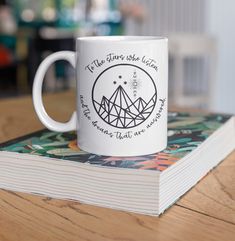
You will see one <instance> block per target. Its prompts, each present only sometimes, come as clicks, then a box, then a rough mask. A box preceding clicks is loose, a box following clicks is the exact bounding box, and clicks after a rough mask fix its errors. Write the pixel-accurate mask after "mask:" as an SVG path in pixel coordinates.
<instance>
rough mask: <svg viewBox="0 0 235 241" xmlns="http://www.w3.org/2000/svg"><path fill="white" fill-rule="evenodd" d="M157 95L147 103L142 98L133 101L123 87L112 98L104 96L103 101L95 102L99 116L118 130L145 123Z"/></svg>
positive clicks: (119, 87)
mask: <svg viewBox="0 0 235 241" xmlns="http://www.w3.org/2000/svg"><path fill="white" fill-rule="evenodd" d="M156 98H157V96H156V93H155V94H154V95H153V96H152V97H151V98H150V99H149V100H148V101H147V102H146V101H145V100H143V99H142V98H141V97H139V98H138V99H137V100H135V101H132V100H131V98H130V97H129V95H128V94H127V93H126V91H125V90H124V89H123V88H122V86H121V85H119V86H118V87H117V89H116V90H115V91H114V92H113V94H112V95H111V97H110V98H107V97H106V96H103V97H102V98H101V101H100V102H98V101H97V100H94V106H95V109H96V111H97V113H98V114H99V116H100V117H101V118H102V119H103V120H104V121H105V122H107V123H108V124H110V125H112V126H115V127H118V128H131V127H135V126H137V125H139V124H141V123H142V122H144V121H145V120H146V119H147V118H148V116H149V115H150V114H151V112H152V111H153V108H154V106H155V103H156Z"/></svg>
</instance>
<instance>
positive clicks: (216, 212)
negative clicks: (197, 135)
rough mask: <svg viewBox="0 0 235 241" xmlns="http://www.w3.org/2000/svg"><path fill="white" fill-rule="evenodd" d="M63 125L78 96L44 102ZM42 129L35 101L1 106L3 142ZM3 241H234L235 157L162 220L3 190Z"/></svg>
mask: <svg viewBox="0 0 235 241" xmlns="http://www.w3.org/2000/svg"><path fill="white" fill-rule="evenodd" d="M44 101H45V105H46V106H47V111H48V113H49V114H50V115H52V116H53V117H54V118H56V119H57V120H60V121H66V120H68V119H69V117H70V114H71V112H72V111H73V110H74V109H75V102H76V100H75V95H74V92H66V93H57V94H50V95H47V96H45V98H44ZM41 128H43V126H42V125H41V123H40V122H39V121H38V119H37V117H36V115H35V113H34V110H33V106H32V101H31V97H30V96H29V97H23V98H17V99H8V100H1V101H0V142H4V141H7V140H9V139H12V138H15V137H17V136H21V135H25V134H27V133H30V132H32V131H36V130H39V129H41ZM0 240H1V241H24V240H29V241H31V240H32V241H34V240H43V241H44V240H47V241H52V240H56V241H57V240H58V241H60V240H61V241H62V240H63V241H65V240H66V241H67V240H68V241H70V240H71V241H72V240H76V241H79V240H87V241H88V240H96V241H99V240H102V241H103V240H104V241H106V240H113V241H114V240H116V241H117V240H120V241H122V240H123V241H132V240H140V241H142V240H144V241H145V240H146V241H148V240H161V241H164V240H167V241H168V240H169V241H170V240H175V241H177V240H180V241H182V240H185V241H188V240H190V241H194V240H195V241H196V240H207V241H210V240H220V241H222V240H225V241H233V240H235V152H233V153H232V154H230V155H229V157H227V158H226V160H224V161H223V162H222V163H221V164H220V165H219V166H218V167H217V168H215V169H214V170H213V171H212V172H210V173H209V174H208V175H207V176H205V177H204V178H203V179H202V180H201V181H200V182H199V183H198V184H197V185H196V186H195V187H194V188H192V189H191V190H190V191H189V192H188V193H186V194H185V195H184V196H183V197H182V198H181V199H180V200H179V201H178V203H176V204H175V205H173V206H172V207H171V208H169V209H168V210H167V211H166V212H165V213H164V214H163V215H161V216H160V217H150V216H145V215H139V214H133V213H127V212H122V211H115V210H112V209H107V208H101V207H95V206H91V205H86V204H81V203H79V202H72V201H64V200H56V199H51V198H48V197H43V196H36V195H30V194H23V193H18V192H11V191H7V190H0Z"/></svg>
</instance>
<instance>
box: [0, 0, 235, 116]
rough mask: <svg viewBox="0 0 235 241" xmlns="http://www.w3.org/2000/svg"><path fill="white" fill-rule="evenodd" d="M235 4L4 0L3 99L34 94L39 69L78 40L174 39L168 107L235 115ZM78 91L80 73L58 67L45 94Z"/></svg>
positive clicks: (0, 25)
mask: <svg viewBox="0 0 235 241" xmlns="http://www.w3.org/2000/svg"><path fill="white" fill-rule="evenodd" d="M234 9H235V1H233V0H224V1H221V0H40V1H39V0H0V99H1V98H9V97H15V98H18V97H20V96H23V95H26V94H31V88H32V82H33V78H34V75H35V72H36V70H37V67H38V65H39V63H40V62H41V61H42V59H43V58H45V57H46V56H47V55H49V54H50V53H52V52H55V51H59V50H74V48H75V45H74V38H75V37H78V36H91V35H92V36H94V35H164V36H167V37H168V38H169V104H170V105H172V106H182V107H196V108H202V109H206V110H211V111H219V112H229V113H235V98H234V95H235V94H234V90H235V79H234V76H235V66H234V59H235V47H234V43H235V29H234V28H235V27H234V24H233V23H235V11H234ZM74 87H75V80H74V72H73V69H72V68H71V67H70V66H69V65H68V64H67V63H64V62H62V61H59V62H57V63H56V64H55V65H53V66H51V68H50V69H49V71H48V73H47V75H46V81H45V86H44V92H56V91H64V90H67V89H70V88H74Z"/></svg>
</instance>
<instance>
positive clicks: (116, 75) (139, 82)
mask: <svg viewBox="0 0 235 241" xmlns="http://www.w3.org/2000/svg"><path fill="white" fill-rule="evenodd" d="M92 102H93V106H94V108H95V110H96V112H97V114H98V115H99V117H100V118H101V119H102V120H103V121H105V122H106V123H108V124H109V125H111V126H113V127H117V128H123V129H126V128H133V127H136V126H138V125H140V124H142V123H143V122H144V121H145V120H147V118H148V117H149V116H150V115H151V113H152V111H153V109H154V107H155V105H156V102H157V88H156V86H155V83H154V81H153V79H152V77H151V76H150V75H149V74H148V73H147V72H146V71H145V70H144V69H142V68H140V67H139V66H136V65H133V64H117V65H113V66H111V67H109V68H107V69H105V70H104V71H103V72H102V73H101V74H100V75H99V76H98V77H97V78H96V80H95V83H94V85H93V88H92Z"/></svg>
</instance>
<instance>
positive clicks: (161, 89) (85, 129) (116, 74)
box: [33, 36, 168, 156]
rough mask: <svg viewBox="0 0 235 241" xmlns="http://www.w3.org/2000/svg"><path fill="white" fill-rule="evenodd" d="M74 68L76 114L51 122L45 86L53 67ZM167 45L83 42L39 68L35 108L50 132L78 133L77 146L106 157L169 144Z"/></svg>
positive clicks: (117, 39)
mask: <svg viewBox="0 0 235 241" xmlns="http://www.w3.org/2000/svg"><path fill="white" fill-rule="evenodd" d="M57 60H67V61H68V62H70V64H71V65H72V66H73V67H74V68H75V74H76V81H77V110H76V111H75V112H74V113H73V115H72V117H71V119H70V120H69V121H68V122H67V123H60V122H57V121H55V120H53V119H51V118H50V117H49V116H48V115H47V113H46V111H45V108H44V106H43V102H42V82H43V78H44V75H45V73H46V71H47V69H48V67H49V66H50V64H52V63H53V62H55V61H57ZM167 89H168V41H167V39H166V38H163V37H149V36H110V37H82V38H77V40H76V52H71V51H61V52H56V53H53V54H51V55H50V56H48V57H47V58H46V59H45V60H44V61H43V62H42V63H41V65H40V66H39V68H38V70H37V73H36V76H35V79H34V85H33V103H34V107H35V110H36V113H37V115H38V117H39V119H40V120H41V122H42V123H43V124H44V125H45V126H46V127H47V128H48V129H50V130H52V131H58V132H66V131H71V130H77V136H78V141H77V143H78V146H79V147H80V148H81V149H82V150H84V151H87V152H91V153H95V154H98V155H107V156H137V155H147V154H152V153H155V152H158V151H161V150H163V149H164V148H165V147H166V145H167Z"/></svg>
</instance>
